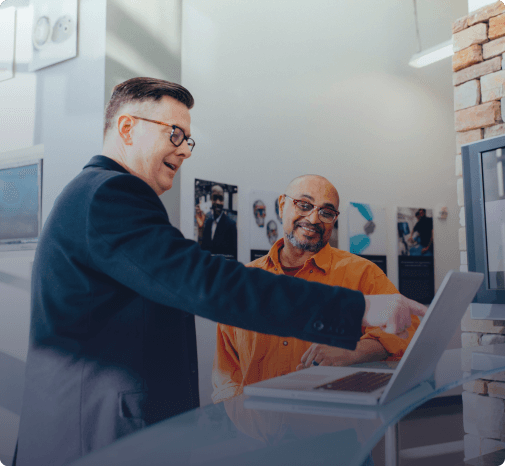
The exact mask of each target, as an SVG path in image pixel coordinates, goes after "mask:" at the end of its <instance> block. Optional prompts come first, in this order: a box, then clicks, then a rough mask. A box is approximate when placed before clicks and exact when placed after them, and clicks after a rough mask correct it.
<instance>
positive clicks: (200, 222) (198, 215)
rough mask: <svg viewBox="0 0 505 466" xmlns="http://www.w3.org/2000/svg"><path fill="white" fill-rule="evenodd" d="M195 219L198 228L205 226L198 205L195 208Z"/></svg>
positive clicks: (203, 215) (203, 216) (202, 214)
mask: <svg viewBox="0 0 505 466" xmlns="http://www.w3.org/2000/svg"><path fill="white" fill-rule="evenodd" d="M195 218H196V224H197V225H198V228H199V229H202V228H203V226H204V225H205V214H204V213H203V211H202V209H200V204H198V205H197V206H196V207H195Z"/></svg>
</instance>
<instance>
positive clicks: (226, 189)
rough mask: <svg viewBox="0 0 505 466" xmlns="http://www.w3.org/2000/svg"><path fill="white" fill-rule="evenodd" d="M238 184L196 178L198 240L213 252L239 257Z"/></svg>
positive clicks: (196, 233) (196, 230) (207, 249)
mask: <svg viewBox="0 0 505 466" xmlns="http://www.w3.org/2000/svg"><path fill="white" fill-rule="evenodd" d="M237 208H238V188H237V186H235V185H231V184H225V183H218V182H215V181H208V180H198V179H195V241H197V242H198V244H200V246H201V247H202V249H204V250H206V251H210V252H211V253H212V254H215V255H220V256H224V257H226V258H227V259H234V260H237Z"/></svg>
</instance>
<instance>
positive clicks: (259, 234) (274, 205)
mask: <svg viewBox="0 0 505 466" xmlns="http://www.w3.org/2000/svg"><path fill="white" fill-rule="evenodd" d="M248 211H249V225H250V227H249V242H250V244H249V245H250V250H251V257H250V259H251V261H253V260H255V259H258V258H260V257H262V256H264V255H266V254H268V251H269V250H270V248H271V247H272V246H273V245H274V243H275V242H276V241H277V240H278V239H279V238H280V237H281V236H282V219H281V217H280V213H279V193H277V192H274V191H259V190H252V191H251V192H250V194H249V207H248Z"/></svg>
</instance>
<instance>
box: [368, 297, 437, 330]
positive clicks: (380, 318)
mask: <svg viewBox="0 0 505 466" xmlns="http://www.w3.org/2000/svg"><path fill="white" fill-rule="evenodd" d="M365 302H366V308H365V314H364V315H363V322H362V323H363V325H364V326H365V327H380V328H381V330H384V331H385V332H387V333H394V334H396V335H398V336H399V337H401V338H408V336H409V333H408V332H407V329H408V328H409V327H410V325H411V320H410V315H411V314H414V315H416V316H419V317H422V316H424V314H425V313H426V311H427V308H426V306H423V305H422V304H420V303H418V302H416V301H413V300H412V299H408V298H406V297H405V296H402V295H401V294H379V295H368V296H365Z"/></svg>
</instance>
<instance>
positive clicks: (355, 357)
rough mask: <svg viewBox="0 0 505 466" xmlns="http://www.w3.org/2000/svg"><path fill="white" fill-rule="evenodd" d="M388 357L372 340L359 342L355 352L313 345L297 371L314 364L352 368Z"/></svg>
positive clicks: (303, 357) (380, 345)
mask: <svg viewBox="0 0 505 466" xmlns="http://www.w3.org/2000/svg"><path fill="white" fill-rule="evenodd" d="M388 355H389V354H388V352H387V351H386V349H385V348H384V346H382V344H381V343H380V342H378V341H376V340H372V339H364V340H360V341H358V344H357V345H356V349H355V350H354V351H351V350H346V349H343V348H335V347H334V346H327V345H319V344H316V343H313V344H312V345H310V347H309V349H308V350H307V351H305V353H304V355H303V356H302V358H301V362H300V364H298V366H297V367H296V370H297V371H299V370H301V369H305V368H307V367H310V366H311V365H312V364H313V362H315V363H316V364H315V365H318V366H350V365H351V364H359V363H362V362H370V361H380V360H382V359H386V358H387V357H388Z"/></svg>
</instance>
